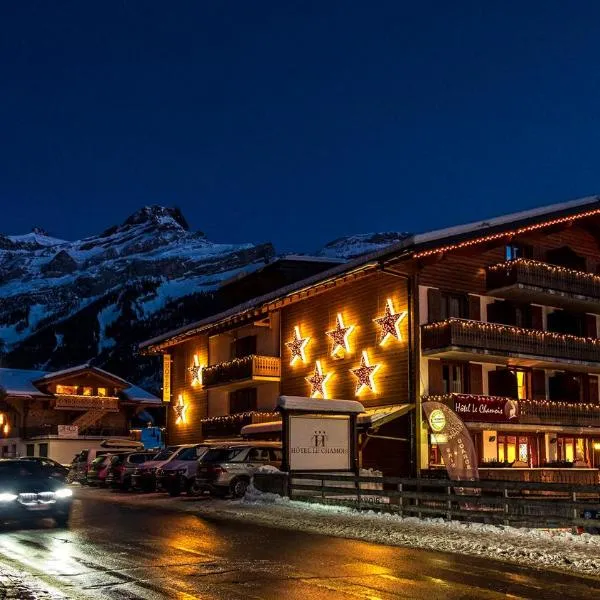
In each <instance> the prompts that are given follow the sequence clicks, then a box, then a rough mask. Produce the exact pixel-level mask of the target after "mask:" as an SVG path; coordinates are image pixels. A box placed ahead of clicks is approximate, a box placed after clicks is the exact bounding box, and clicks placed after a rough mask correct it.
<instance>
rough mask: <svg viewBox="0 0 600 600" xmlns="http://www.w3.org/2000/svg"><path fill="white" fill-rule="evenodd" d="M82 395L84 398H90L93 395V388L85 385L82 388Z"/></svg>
mask: <svg viewBox="0 0 600 600" xmlns="http://www.w3.org/2000/svg"><path fill="white" fill-rule="evenodd" d="M82 394H83V395H84V396H92V395H93V394H94V388H92V387H90V386H89V385H86V386H84V387H83V392H82Z"/></svg>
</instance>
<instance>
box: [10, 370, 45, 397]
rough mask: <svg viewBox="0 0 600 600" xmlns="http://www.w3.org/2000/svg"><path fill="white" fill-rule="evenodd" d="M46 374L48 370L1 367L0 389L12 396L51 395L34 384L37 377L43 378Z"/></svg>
mask: <svg viewBox="0 0 600 600" xmlns="http://www.w3.org/2000/svg"><path fill="white" fill-rule="evenodd" d="M44 375H46V371H30V370H28V369H0V390H1V391H2V392H4V393H5V394H7V395H10V396H41V397H49V395H48V394H45V393H44V392H42V391H40V390H38V388H36V387H35V385H33V382H34V381H35V380H36V379H41V378H42V377H44Z"/></svg>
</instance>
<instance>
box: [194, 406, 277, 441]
mask: <svg viewBox="0 0 600 600" xmlns="http://www.w3.org/2000/svg"><path fill="white" fill-rule="evenodd" d="M280 419H281V414H280V413H278V412H262V411H256V410H252V411H247V412H243V413H235V414H232V415H222V416H220V417H209V418H208V419H202V437H203V438H219V437H235V436H239V435H240V432H241V430H242V427H244V426H245V425H251V424H253V423H268V422H270V421H278V420H280Z"/></svg>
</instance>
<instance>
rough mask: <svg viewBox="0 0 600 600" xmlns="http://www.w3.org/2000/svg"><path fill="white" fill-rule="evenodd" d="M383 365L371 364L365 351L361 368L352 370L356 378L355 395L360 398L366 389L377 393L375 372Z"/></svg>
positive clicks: (361, 360)
mask: <svg viewBox="0 0 600 600" xmlns="http://www.w3.org/2000/svg"><path fill="white" fill-rule="evenodd" d="M380 366H381V365H372V364H371V363H370V362H369V355H368V354H367V351H366V350H363V352H362V356H361V359H360V367H356V368H355V369H350V372H351V373H352V375H354V377H356V379H357V381H356V389H355V392H354V393H355V395H356V396H358V395H359V394H360V393H361V392H362V391H363V390H364V389H365V388H366V389H369V390H371V391H372V392H376V391H377V390H376V389H375V382H374V381H373V376H374V375H375V372H376V371H377V370H378V369H379V367H380Z"/></svg>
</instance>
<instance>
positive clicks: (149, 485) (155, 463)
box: [131, 446, 189, 492]
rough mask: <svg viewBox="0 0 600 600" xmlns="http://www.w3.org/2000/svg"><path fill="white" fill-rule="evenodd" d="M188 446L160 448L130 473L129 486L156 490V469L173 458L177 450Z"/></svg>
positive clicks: (144, 490) (150, 490)
mask: <svg viewBox="0 0 600 600" xmlns="http://www.w3.org/2000/svg"><path fill="white" fill-rule="evenodd" d="M188 447H189V446H167V447H166V448H164V449H163V450H161V451H160V452H159V453H158V454H157V455H156V456H155V457H154V458H153V459H152V460H149V461H146V462H145V463H143V464H141V465H139V466H138V467H137V469H135V471H134V472H133V474H132V475H131V486H132V487H133V489H134V490H141V491H143V492H153V491H154V490H156V471H157V469H160V468H161V467H162V466H163V465H165V464H166V463H167V462H169V461H170V460H172V459H174V458H175V457H176V456H177V455H178V453H179V452H181V451H182V450H184V449H185V448H188Z"/></svg>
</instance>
